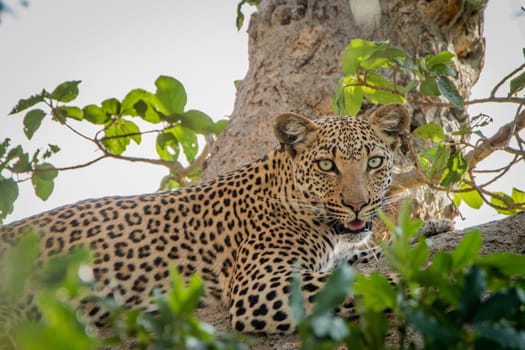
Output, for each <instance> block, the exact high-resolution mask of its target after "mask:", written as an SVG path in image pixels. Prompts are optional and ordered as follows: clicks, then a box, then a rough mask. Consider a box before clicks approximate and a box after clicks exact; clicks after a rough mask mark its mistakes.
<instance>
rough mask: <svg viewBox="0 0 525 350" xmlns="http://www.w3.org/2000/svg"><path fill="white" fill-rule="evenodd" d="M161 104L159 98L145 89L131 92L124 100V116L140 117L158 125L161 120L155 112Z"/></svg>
mask: <svg viewBox="0 0 525 350" xmlns="http://www.w3.org/2000/svg"><path fill="white" fill-rule="evenodd" d="M158 104H159V100H158V99H157V96H155V95H154V94H152V93H151V92H149V91H146V90H143V89H134V90H131V91H130V92H129V93H128V94H127V95H126V97H124V99H123V100H122V108H121V109H122V114H123V115H131V116H140V117H142V119H144V120H145V121H147V122H150V123H153V124H157V123H160V121H161V119H160V117H159V114H158V113H157V112H156V111H155V106H157V105H158Z"/></svg>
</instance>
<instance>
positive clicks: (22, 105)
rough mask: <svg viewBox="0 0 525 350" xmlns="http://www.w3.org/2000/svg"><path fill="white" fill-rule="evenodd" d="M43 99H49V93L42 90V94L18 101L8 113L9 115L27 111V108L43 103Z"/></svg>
mask: <svg viewBox="0 0 525 350" xmlns="http://www.w3.org/2000/svg"><path fill="white" fill-rule="evenodd" d="M45 97H49V93H48V92H47V91H46V90H42V92H41V93H39V94H37V95H33V96H31V97H29V98H26V99H20V100H18V103H17V104H16V106H14V107H13V109H12V110H11V112H9V115H11V114H15V113H19V112H22V111H23V110H26V109H28V108H29V107H33V106H34V105H36V104H37V103H40V102H43V101H44V98H45Z"/></svg>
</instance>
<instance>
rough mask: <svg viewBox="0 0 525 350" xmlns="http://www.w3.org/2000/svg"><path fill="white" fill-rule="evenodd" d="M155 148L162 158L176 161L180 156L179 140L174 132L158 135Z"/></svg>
mask: <svg viewBox="0 0 525 350" xmlns="http://www.w3.org/2000/svg"><path fill="white" fill-rule="evenodd" d="M155 148H156V150H157V154H158V155H159V157H160V159H162V160H167V161H175V160H177V159H178V158H179V152H180V148H179V142H178V141H177V139H176V138H175V136H173V134H172V133H162V134H159V135H158V136H157V140H156V144H155Z"/></svg>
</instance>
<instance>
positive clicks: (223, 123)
mask: <svg viewBox="0 0 525 350" xmlns="http://www.w3.org/2000/svg"><path fill="white" fill-rule="evenodd" d="M228 123H229V121H228V120H227V119H219V120H217V121H216V122H215V135H219V134H220V133H222V132H223V131H224V129H226V127H227V126H228Z"/></svg>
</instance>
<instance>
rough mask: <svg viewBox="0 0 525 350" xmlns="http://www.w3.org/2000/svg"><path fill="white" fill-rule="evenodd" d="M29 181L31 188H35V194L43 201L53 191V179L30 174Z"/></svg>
mask: <svg viewBox="0 0 525 350" xmlns="http://www.w3.org/2000/svg"><path fill="white" fill-rule="evenodd" d="M31 183H32V184H33V188H34V189H35V194H36V195H37V196H38V198H40V199H41V200H43V201H45V200H47V199H48V198H49V196H50V195H51V193H53V189H54V187H55V184H54V182H53V181H47V180H43V179H42V178H41V177H38V176H32V177H31Z"/></svg>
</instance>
